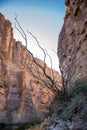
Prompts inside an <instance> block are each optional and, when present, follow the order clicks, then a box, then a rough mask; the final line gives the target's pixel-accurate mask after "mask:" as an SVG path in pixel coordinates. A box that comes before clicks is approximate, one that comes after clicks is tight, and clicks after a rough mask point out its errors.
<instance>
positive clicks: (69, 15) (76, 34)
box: [58, 0, 87, 89]
mask: <svg viewBox="0 0 87 130" xmlns="http://www.w3.org/2000/svg"><path fill="white" fill-rule="evenodd" d="M65 4H66V15H65V19H64V25H63V28H62V30H61V32H60V35H59V41H58V56H59V62H60V70H61V73H62V79H63V84H64V85H65V86H67V88H68V89H69V88H70V86H71V85H72V84H73V83H74V82H75V81H76V80H78V79H87V0H65Z"/></svg>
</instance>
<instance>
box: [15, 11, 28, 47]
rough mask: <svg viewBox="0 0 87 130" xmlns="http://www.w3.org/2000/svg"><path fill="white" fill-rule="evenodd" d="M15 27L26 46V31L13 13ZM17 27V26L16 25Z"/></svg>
mask: <svg viewBox="0 0 87 130" xmlns="http://www.w3.org/2000/svg"><path fill="white" fill-rule="evenodd" d="M14 24H15V28H16V29H17V31H18V32H19V33H20V34H21V36H22V37H23V39H24V40H25V44H26V48H27V35H26V33H25V32H24V30H23V29H22V27H21V25H20V23H19V21H18V19H17V14H16V13H15V23H14ZM16 24H17V25H18V27H17V25H16Z"/></svg>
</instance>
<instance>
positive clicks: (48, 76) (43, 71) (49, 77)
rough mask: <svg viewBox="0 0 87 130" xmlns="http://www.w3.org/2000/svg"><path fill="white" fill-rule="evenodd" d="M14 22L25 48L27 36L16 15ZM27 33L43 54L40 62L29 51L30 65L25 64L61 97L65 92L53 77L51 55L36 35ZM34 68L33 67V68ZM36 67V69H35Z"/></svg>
mask: <svg viewBox="0 0 87 130" xmlns="http://www.w3.org/2000/svg"><path fill="white" fill-rule="evenodd" d="M15 22H16V23H17V25H18V27H17V26H16V23H15V27H16V29H17V30H18V31H19V33H20V34H21V35H22V37H23V38H24V39H25V42H26V48H27V36H26V34H25V32H24V30H23V29H22V27H21V25H20V23H19V22H18V20H17V15H16V17H15ZM27 33H28V34H29V35H30V36H31V37H32V38H34V40H35V41H36V44H37V45H38V47H39V48H40V49H41V50H42V52H43V54H44V62H43V63H42V64H41V63H40V62H38V59H37V58H34V57H33V54H32V53H31V52H30V51H29V50H28V51H29V53H30V54H31V56H32V62H31V63H30V65H27V67H28V68H29V70H30V72H31V74H32V76H33V77H34V78H36V79H38V80H39V81H40V82H42V83H43V84H44V85H45V86H46V87H47V88H49V89H50V90H51V91H52V92H53V93H54V94H55V95H56V96H57V97H59V98H61V97H64V95H65V93H64V92H63V91H61V85H60V84H59V83H58V79H57V78H56V77H55V75H54V71H53V69H52V58H51V56H50V55H49V54H48V52H47V50H46V49H43V47H41V45H40V43H39V41H38V39H37V37H36V36H34V35H33V34H32V33H31V32H29V31H27ZM47 56H48V57H49V59H50V63H51V69H50V71H49V72H48V71H47V70H48V67H47V65H46V57H47ZM33 68H34V69H33ZM35 68H36V71H35Z"/></svg>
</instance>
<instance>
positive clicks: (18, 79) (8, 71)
mask: <svg viewBox="0 0 87 130" xmlns="http://www.w3.org/2000/svg"><path fill="white" fill-rule="evenodd" d="M32 61H33V59H32V54H31V53H30V52H29V51H28V50H27V49H26V47H24V46H23V45H22V43H21V42H19V41H17V42H16V41H15V40H14V38H13V29H12V26H11V23H10V22H9V21H8V20H6V19H5V18H4V16H3V15H2V14H0V123H6V124H15V123H24V122H28V121H33V120H42V119H44V117H46V116H47V115H48V114H49V110H48V107H49V105H50V103H51V101H52V100H53V97H54V95H53V93H52V92H51V91H50V90H49V89H47V88H46V86H45V85H44V84H43V83H42V82H41V81H40V80H38V79H36V78H34V77H33V75H32V73H31V72H30V65H31V63H32ZM37 61H38V63H40V64H43V62H42V61H41V60H39V59H37ZM32 69H33V72H34V73H36V69H37V66H36V65H35V64H33V65H32ZM47 71H48V73H49V74H50V72H51V69H50V68H48V67H47ZM56 76H57V77H58V78H60V76H59V74H58V73H56Z"/></svg>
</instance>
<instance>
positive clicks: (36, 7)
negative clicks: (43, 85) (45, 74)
mask: <svg viewBox="0 0 87 130" xmlns="http://www.w3.org/2000/svg"><path fill="white" fill-rule="evenodd" d="M0 12H1V13H3V14H4V16H5V17H6V18H7V19H9V20H10V21H11V22H12V26H13V28H14V19H15V13H17V16H18V20H19V22H20V24H21V26H22V28H23V29H24V31H25V32H26V31H27V30H29V31H30V32H32V33H33V34H34V35H35V36H36V37H37V38H38V40H39V42H40V44H41V46H42V47H43V48H46V49H47V50H48V52H49V53H50V55H51V57H52V59H53V68H54V69H56V70H58V57H57V56H56V54H55V53H54V52H53V50H55V52H56V51H57V44H58V35H59V32H60V30H61V28H62V25H63V19H64V15H65V5H64V0H0ZM14 37H15V39H16V40H21V41H22V42H23V44H24V45H25V43H24V40H23V38H22V37H21V35H20V34H19V33H18V32H17V30H16V29H15V28H14ZM28 37H29V38H28V41H29V44H28V49H29V50H30V51H31V52H32V53H33V54H34V56H36V57H39V58H40V59H42V60H43V56H42V55H43V54H41V52H40V50H38V47H37V46H36V44H35V41H34V39H32V38H31V37H30V36H28ZM47 64H48V65H49V66H50V62H49V59H47Z"/></svg>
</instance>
